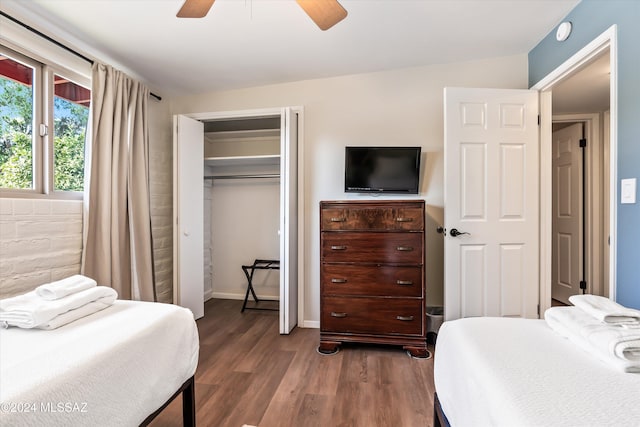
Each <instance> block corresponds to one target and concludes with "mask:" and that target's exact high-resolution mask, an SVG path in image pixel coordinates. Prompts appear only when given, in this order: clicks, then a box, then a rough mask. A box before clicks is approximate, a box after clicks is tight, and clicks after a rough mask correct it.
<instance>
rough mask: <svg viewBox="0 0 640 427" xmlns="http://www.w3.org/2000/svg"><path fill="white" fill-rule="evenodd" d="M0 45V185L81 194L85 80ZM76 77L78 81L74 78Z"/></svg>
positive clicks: (11, 190)
mask: <svg viewBox="0 0 640 427" xmlns="http://www.w3.org/2000/svg"><path fill="white" fill-rule="evenodd" d="M83 80H86V79H83V78H81V77H78V76H75V75H74V73H73V72H71V71H68V70H64V69H61V68H59V67H57V66H56V65H55V64H43V63H41V62H38V61H36V60H34V59H32V58H30V57H28V56H26V55H23V54H21V53H18V52H15V51H13V50H10V49H8V48H6V47H4V46H0V189H1V190H2V194H3V195H5V196H6V195H8V196H16V195H25V194H26V195H29V194H31V195H35V194H48V195H56V196H62V197H64V196H65V195H69V194H80V193H79V192H82V191H83V187H84V146H85V137H86V131H87V123H88V119H89V107H90V100H91V91H90V90H89V89H88V88H87V86H88V82H87V81H83ZM79 82H81V83H79Z"/></svg>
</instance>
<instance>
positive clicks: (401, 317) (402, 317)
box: [332, 313, 413, 322]
mask: <svg viewBox="0 0 640 427" xmlns="http://www.w3.org/2000/svg"><path fill="white" fill-rule="evenodd" d="M332 314H333V313H332ZM396 319H398V320H402V321H403V322H410V321H412V320H413V316H396Z"/></svg>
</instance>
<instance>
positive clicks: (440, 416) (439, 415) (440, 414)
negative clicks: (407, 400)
mask: <svg viewBox="0 0 640 427" xmlns="http://www.w3.org/2000/svg"><path fill="white" fill-rule="evenodd" d="M433 427H451V424H449V420H448V419H447V416H446V415H445V414H444V411H442V406H440V400H438V393H435V394H434V396H433Z"/></svg>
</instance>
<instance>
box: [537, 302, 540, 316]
mask: <svg viewBox="0 0 640 427" xmlns="http://www.w3.org/2000/svg"><path fill="white" fill-rule="evenodd" d="M536 311H537V312H538V317H540V304H538V306H537V307H536Z"/></svg>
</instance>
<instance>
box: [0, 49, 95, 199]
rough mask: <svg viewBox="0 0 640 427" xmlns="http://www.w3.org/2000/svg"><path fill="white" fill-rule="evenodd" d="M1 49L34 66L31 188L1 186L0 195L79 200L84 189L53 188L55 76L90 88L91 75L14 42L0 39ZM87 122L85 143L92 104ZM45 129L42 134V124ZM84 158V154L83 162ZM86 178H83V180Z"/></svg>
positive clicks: (87, 141) (10, 56) (6, 53)
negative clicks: (11, 43) (46, 57)
mask: <svg viewBox="0 0 640 427" xmlns="http://www.w3.org/2000/svg"><path fill="white" fill-rule="evenodd" d="M0 53H1V54H3V55H5V56H7V57H9V58H12V59H15V60H16V61H18V62H21V63H24V64H25V65H28V66H30V67H33V69H34V70H35V72H34V79H33V131H32V132H33V135H32V157H33V159H32V162H33V172H32V173H33V188H28V189H27V188H25V189H17V188H0V198H32V199H36V198H50V199H63V200H82V199H83V197H84V191H70V190H55V188H54V186H55V181H54V173H55V170H54V156H55V151H54V129H55V127H54V96H55V85H54V76H55V75H58V76H61V77H64V78H65V79H67V80H69V81H70V82H73V83H74V84H76V85H78V86H82V87H84V88H86V89H88V90H89V91H91V79H90V78H87V77H86V76H84V75H82V74H81V73H78V72H75V71H73V70H71V69H69V68H67V67H64V66H62V65H60V64H58V63H53V62H52V61H47V60H45V59H43V58H41V57H38V55H35V54H33V53H31V52H28V51H27V50H25V49H20V48H17V47H15V46H7V44H5V43H4V41H2V42H0ZM89 108H90V111H89V121H88V123H87V129H86V138H85V153H87V147H86V144H88V143H89V141H90V123H91V107H89ZM42 125H44V126H45V129H46V132H45V135H41V133H42V132H41V126H42ZM86 161H87V159H86V158H85V162H86ZM86 182H87V180H86V178H85V183H86Z"/></svg>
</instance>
